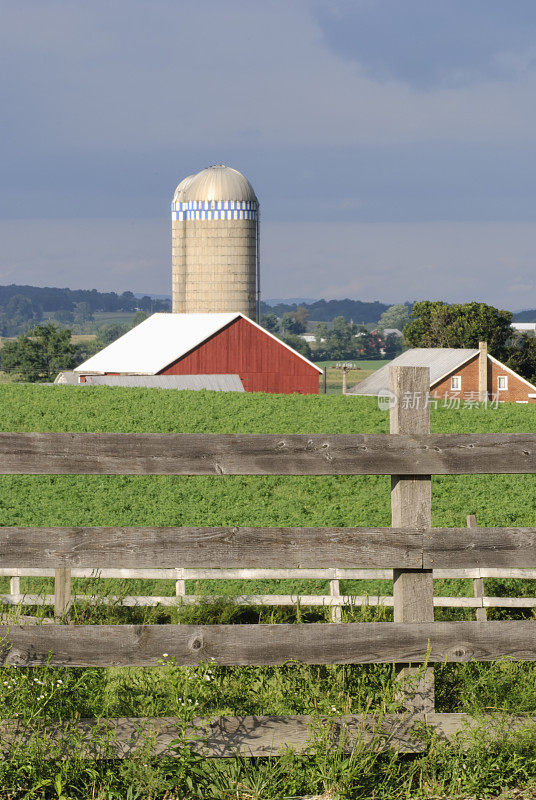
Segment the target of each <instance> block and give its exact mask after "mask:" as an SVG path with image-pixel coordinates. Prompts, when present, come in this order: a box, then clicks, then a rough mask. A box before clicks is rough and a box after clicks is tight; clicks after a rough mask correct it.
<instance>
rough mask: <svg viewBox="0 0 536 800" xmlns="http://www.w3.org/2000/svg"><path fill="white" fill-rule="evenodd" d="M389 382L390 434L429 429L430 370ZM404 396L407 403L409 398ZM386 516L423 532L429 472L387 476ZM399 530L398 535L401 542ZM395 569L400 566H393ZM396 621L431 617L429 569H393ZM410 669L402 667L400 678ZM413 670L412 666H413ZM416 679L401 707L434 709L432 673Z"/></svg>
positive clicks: (427, 523) (393, 370)
mask: <svg viewBox="0 0 536 800" xmlns="http://www.w3.org/2000/svg"><path fill="white" fill-rule="evenodd" d="M389 386H390V390H391V395H392V396H393V397H394V398H395V401H396V402H395V403H394V404H393V405H392V406H391V409H390V429H391V433H392V434H411V435H413V434H426V433H429V432H430V406H429V404H428V403H427V399H428V394H429V390H430V370H429V369H428V368H427V367H396V366H395V367H390V368H389ZM408 400H409V402H408ZM391 518H392V525H393V527H401V528H408V529H413V528H417V530H421V531H423V530H428V529H429V528H430V527H431V525H432V481H431V477H430V475H404V476H401V475H392V477H391ZM403 537H404V534H403V533H402V534H401V536H400V538H401V539H402V541H403ZM396 566H397V567H400V566H401V565H399V564H397V565H396ZM393 598H394V620H395V622H433V621H434V580H433V574H432V570H431V569H428V570H426V571H425V570H422V569H409V570H408V569H395V570H394V572H393ZM411 672H412V670H411V669H410V670H404V671H403V672H402V674H401V676H400V677H401V678H402V680H403V679H404V677H406V676H407V675H408V674H410V673H411ZM413 672H414V670H413ZM414 677H415V678H416V679H418V683H417V685H416V687H415V689H414V690H412V692H411V693H410V694H408V693H407V691H406V690H405V689H404V692H405V705H406V706H407V708H409V709H411V710H412V711H413V712H422V713H431V712H432V711H433V710H434V672H433V669H431V668H430V669H427V670H426V671H425V673H424V674H421V673H420V672H419V673H415V676H414Z"/></svg>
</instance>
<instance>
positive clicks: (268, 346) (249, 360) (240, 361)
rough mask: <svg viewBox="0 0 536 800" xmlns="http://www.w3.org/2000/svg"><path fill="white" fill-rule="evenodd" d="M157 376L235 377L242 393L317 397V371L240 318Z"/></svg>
mask: <svg viewBox="0 0 536 800" xmlns="http://www.w3.org/2000/svg"><path fill="white" fill-rule="evenodd" d="M159 374H160V375H239V376H240V379H241V381H242V383H243V384H244V389H245V390H246V392H280V393H282V394H291V393H293V392H296V393H298V394H318V375H319V373H318V371H317V370H316V369H315V368H314V367H312V366H310V365H309V364H307V363H306V362H305V361H303V359H301V358H299V357H298V356H297V355H294V353H292V352H291V351H290V350H288V349H287V348H286V347H285V346H284V345H282V344H281V343H280V342H278V341H276V340H275V339H272V337H271V336H269V335H268V334H267V333H265V332H264V331H262V330H259V329H258V328H257V327H255V325H252V324H251V322H248V320H247V319H243V318H239V319H237V320H234V321H233V322H231V323H230V324H229V325H227V326H226V327H225V328H222V330H221V331H218V332H217V333H215V334H214V335H213V336H211V337H210V338H209V339H207V340H206V341H205V342H203V343H202V344H200V345H199V346H198V347H196V348H194V350H192V351H191V352H190V353H187V354H186V355H185V356H182V358H179V359H178V360H177V361H175V362H174V363H173V364H170V365H169V366H168V367H166V368H165V369H163V370H161V372H160V373H159Z"/></svg>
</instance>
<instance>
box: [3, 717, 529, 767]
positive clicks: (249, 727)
mask: <svg viewBox="0 0 536 800" xmlns="http://www.w3.org/2000/svg"><path fill="white" fill-rule="evenodd" d="M535 725H536V717H534V715H521V714H519V715H493V714H489V715H487V716H486V717H476V718H475V717H471V716H469V715H468V714H427V715H425V716H420V715H412V714H409V713H406V714H404V713H400V714H386V715H384V716H382V717H378V716H377V715H374V714H351V715H344V716H341V717H335V718H318V717H316V718H312V717H309V716H306V715H294V716H286V717H276V716H243V717H217V718H216V719H203V718H199V717H198V718H196V719H194V720H193V721H192V723H189V724H185V723H184V722H182V721H181V720H180V719H178V718H176V717H153V718H150V717H148V718H147V717H130V718H128V717H127V718H116V719H98V720H97V719H81V720H78V721H69V722H61V723H51V722H44V721H43V720H32V724H31V726H29V727H26V725H25V723H24V722H21V721H20V720H1V721H0V742H1V744H0V752H2V753H3V754H4V755H8V753H9V750H10V748H11V747H12V746H13V745H14V744H15V743H17V744H18V745H19V746H20V745H24V744H25V743H29V741H30V740H31V739H32V737H33V740H34V741H35V740H36V738H38V739H39V740H41V741H44V742H46V747H47V750H49V751H50V755H51V756H56V757H60V758H70V757H73V756H75V757H80V755H81V753H82V755H83V757H86V758H97V759H98V758H110V757H113V758H129V757H131V756H133V755H135V754H136V753H140V752H145V753H146V752H147V750H148V748H149V750H150V752H151V755H152V756H174V755H177V750H178V749H180V748H177V746H176V743H177V741H178V742H180V743H184V745H185V746H188V747H190V748H191V749H192V750H194V751H196V752H199V753H202V754H203V755H204V756H206V757H208V758H232V757H234V756H236V755H238V754H240V755H244V756H253V757H262V756H276V755H280V754H281V752H282V751H283V750H284V749H286V748H291V749H292V750H294V751H295V752H297V753H307V752H310V751H311V748H312V742H313V740H314V731H315V730H317V731H318V730H319V728H322V729H323V730H324V731H327V732H328V733H329V739H330V740H331V745H332V746H333V747H336V748H337V749H342V750H344V751H346V752H349V751H351V749H352V748H353V747H354V746H355V744H356V743H357V742H362V743H363V742H364V743H366V744H369V745H370V746H371V748H373V749H374V750H388V749H390V750H395V751H398V752H402V753H419V752H422V751H423V750H425V749H426V747H427V743H426V738H425V734H426V732H427V731H428V732H433V733H434V734H435V735H436V736H437V737H438V738H440V739H451V738H453V737H455V736H457V734H459V733H461V732H466V733H468V734H470V731H471V730H476V731H482V729H483V727H485V730H486V735H487V736H489V737H493V736H497V735H501V731H504V730H505V728H507V729H508V730H510V731H511V730H513V729H517V730H520V729H527V728H533V727H534V726H535ZM463 744H464V743H463V742H462V746H463Z"/></svg>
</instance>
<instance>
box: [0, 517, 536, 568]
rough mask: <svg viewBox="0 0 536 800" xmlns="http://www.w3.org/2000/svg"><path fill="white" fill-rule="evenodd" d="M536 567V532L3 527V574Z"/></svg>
mask: <svg viewBox="0 0 536 800" xmlns="http://www.w3.org/2000/svg"><path fill="white" fill-rule="evenodd" d="M37 560H39V563H40V564H42V566H43V567H50V568H52V567H55V568H58V567H68V568H71V569H72V568H86V569H100V568H103V569H106V568H110V567H118V566H119V565H120V566H121V567H123V568H126V569H134V568H138V569H139V568H143V567H146V568H150V567H151V566H154V564H158V565H159V567H160V568H164V569H165V568H167V569H172V568H173V567H176V566H177V564H180V565H181V567H182V568H183V569H188V568H196V567H197V568H199V567H203V568H214V569H216V568H223V569H225V568H227V569H230V568H231V569H237V568H240V569H244V568H250V569H259V568H262V567H265V568H266V567H269V568H286V569H288V568H291V569H313V568H314V567H315V566H316V565H317V564H318V563H319V562H324V563H329V564H333V565H334V567H339V566H342V565H344V567H345V568H346V569H351V568H356V569H357V568H370V567H391V568H397V569H437V568H443V569H444V568H447V567H448V568H451V569H452V568H466V567H473V568H474V567H479V566H483V567H484V566H485V567H487V568H490V567H502V568H511V567H514V568H516V567H517V568H520V569H521V568H526V567H533V568H534V567H536V528H432V529H428V530H425V531H418V530H412V529H405V528H282V527H279V528H236V527H233V528H223V527H210V528H202V527H200V528H0V562H1V563H2V568H3V569H6V568H9V567H13V568H18V567H32V566H33V565H35V563H36V561H37Z"/></svg>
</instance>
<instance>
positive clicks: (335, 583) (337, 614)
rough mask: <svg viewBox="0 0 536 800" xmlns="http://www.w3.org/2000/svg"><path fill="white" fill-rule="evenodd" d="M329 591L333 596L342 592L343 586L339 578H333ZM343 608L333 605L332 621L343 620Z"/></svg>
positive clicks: (337, 595)
mask: <svg viewBox="0 0 536 800" xmlns="http://www.w3.org/2000/svg"><path fill="white" fill-rule="evenodd" d="M329 593H330V595H331V597H339V596H340V594H341V587H340V584H339V579H338V578H332V579H331V580H330V582H329ZM341 620H342V608H341V606H331V621H332V622H341Z"/></svg>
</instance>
